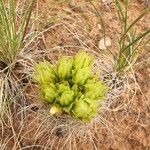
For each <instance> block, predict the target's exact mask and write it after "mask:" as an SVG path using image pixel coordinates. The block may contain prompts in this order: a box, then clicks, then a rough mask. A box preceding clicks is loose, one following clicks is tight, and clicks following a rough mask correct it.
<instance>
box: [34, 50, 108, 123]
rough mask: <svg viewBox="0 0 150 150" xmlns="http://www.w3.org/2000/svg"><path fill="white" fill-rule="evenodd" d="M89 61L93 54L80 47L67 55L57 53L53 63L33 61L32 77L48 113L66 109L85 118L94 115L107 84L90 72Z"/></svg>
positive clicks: (67, 111) (67, 112) (69, 113)
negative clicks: (69, 56)
mask: <svg viewBox="0 0 150 150" xmlns="http://www.w3.org/2000/svg"><path fill="white" fill-rule="evenodd" d="M93 65H94V58H93V57H92V56H91V55H89V54H87V53H86V52H84V51H82V50H81V51H79V52H78V53H77V54H76V55H75V56H73V57H71V58H68V57H65V56H63V57H61V58H60V59H59V60H58V62H57V63H56V65H51V64H50V63H49V62H47V61H44V62H40V63H38V64H36V66H35V72H34V75H33V79H34V80H35V81H36V82H37V83H38V86H39V90H40V95H41V99H42V100H44V101H45V102H46V103H47V104H49V105H50V114H51V115H57V116H58V115H62V114H63V113H66V114H68V115H70V116H71V117H73V118H76V119H79V120H82V121H85V122H88V121H91V120H92V119H93V118H94V117H95V116H96V115H97V113H98V111H99V110H100V108H101V102H102V101H103V100H104V98H105V95H106V93H107V89H108V88H107V86H106V85H105V84H104V83H103V82H102V81H100V80H99V78H98V76H97V74H96V73H93V70H92V67H93Z"/></svg>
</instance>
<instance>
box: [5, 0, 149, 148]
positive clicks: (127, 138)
mask: <svg viewBox="0 0 150 150" xmlns="http://www.w3.org/2000/svg"><path fill="white" fill-rule="evenodd" d="M70 1H71V0H70ZM72 2H73V1H72ZM144 2H145V1H140V0H137V1H136V0H134V1H132V2H131V4H130V7H129V14H128V15H129V19H130V21H132V20H133V19H135V18H136V17H137V16H138V15H140V14H141V13H142V11H143V10H144V9H145V8H146V7H147V5H146V3H144ZM93 4H94V6H96V10H97V11H99V13H101V15H102V18H103V21H104V26H105V30H104V29H103V28H102V26H101V20H100V18H99V17H98V14H97V12H96V10H95V9H94V8H93V6H92V5H91V4H90V3H89V2H88V1H84V0H77V1H76V0H75V4H74V3H70V2H69V0H68V1H65V0H62V1H61V0H58V1H57V0H39V1H38V4H37V6H38V14H39V18H38V19H39V21H40V24H39V27H38V29H39V30H41V31H44V32H43V34H42V36H41V37H40V43H39V45H38V48H39V49H40V50H44V51H46V50H50V53H49V55H46V56H45V57H46V59H48V60H50V61H51V62H53V61H55V60H56V59H57V58H58V56H59V55H61V52H63V53H68V52H69V53H70V54H73V53H75V52H76V51H77V50H79V49H86V50H91V51H92V53H95V54H99V55H100V54H101V53H103V52H104V50H100V49H99V46H98V44H99V41H100V39H101V38H103V37H104V35H105V36H106V37H109V38H110V39H111V42H112V44H111V46H110V47H109V50H106V53H107V54H109V52H112V53H113V54H116V53H117V49H118V39H119V36H120V33H121V28H120V22H119V20H118V16H117V12H116V10H115V6H114V4H113V2H112V1H111V0H108V1H107V2H106V3H104V4H102V3H100V2H98V1H94V2H93ZM149 27H150V15H147V16H145V17H144V18H142V19H141V21H139V23H138V25H137V29H138V30H137V32H142V31H145V30H146V29H148V28H149ZM54 50H56V51H57V52H60V54H58V53H53V51H54ZM149 50H150V49H149V47H146V49H145V51H144V52H143V53H142V54H141V56H140V57H139V59H138V61H137V66H136V67H135V73H134V77H135V79H136V82H137V84H136V85H135V83H134V82H133V76H132V75H131V77H130V74H129V75H128V76H129V80H131V81H130V92H129V91H128V93H127V94H126V95H123V96H120V97H119V98H118V99H117V100H115V101H114V103H113V104H112V105H110V110H111V111H110V110H106V111H104V112H102V113H101V116H102V118H104V119H105V120H106V121H104V122H105V123H104V124H103V123H101V124H99V125H97V126H98V127H97V128H98V129H97V130H96V131H97V133H96V134H95V137H96V139H95V138H93V139H94V142H88V140H87V141H86V140H85V142H83V143H82V142H81V143H80V142H78V140H77V142H76V143H77V145H76V147H74V146H72V147H71V146H65V147H64V150H67V149H69V150H74V149H77V150H78V149H79V150H80V149H81V150H94V149H97V150H150V57H149V55H150V51H149ZM109 55H110V54H109ZM106 61H107V60H106ZM132 86H133V87H132ZM135 86H136V87H135ZM135 89H136V90H135ZM31 91H32V92H31ZM135 91H136V94H135V95H134V93H135ZM26 93H27V94H26V95H27V97H28V102H27V106H28V104H30V105H29V106H30V107H29V108H28V109H27V113H28V114H27V117H26V118H25V119H24V121H25V122H24V125H22V124H21V122H20V121H19V119H17V117H16V116H12V117H13V120H14V130H15V132H16V138H17V139H20V140H18V143H19V144H18V145H19V146H17V144H16V143H15V144H14V140H11V139H10V142H8V143H9V144H8V145H11V146H7V147H6V150H11V149H13V150H15V149H16V150H17V149H22V150H24V149H25V150H31V149H32V150H42V149H45V150H46V149H54V150H55V149H61V146H62V145H61V144H62V143H64V142H65V140H66V139H64V138H63V140H62V141H61V139H62V136H63V135H61V131H60V132H59V131H58V133H56V134H57V135H56V137H55V139H54V140H55V142H54V145H57V146H58V147H57V146H53V144H52V143H53V140H52V139H49V137H50V134H51V133H50V132H51V130H50V129H47V133H46V132H45V131H44V132H43V133H42V131H41V132H39V131H38V130H42V129H43V127H42V126H44V125H43V124H44V123H43V124H42V123H41V122H39V120H38V119H37V118H36V117H37V116H38V115H39V113H40V111H39V113H38V110H39V109H43V108H44V109H45V106H43V104H41V102H39V101H38V100H37V91H36V86H30V88H29V90H28V89H27V91H26ZM31 93H32V94H31ZM133 95H134V96H133ZM35 103H38V104H35ZM121 104H124V107H122V108H119V109H117V111H115V109H116V108H118V106H120V105H121ZM19 115H20V114H19ZM41 117H42V116H41ZM16 122H17V123H16ZM18 122H19V123H18ZM9 123H10V122H9ZM48 126H49V125H48ZM48 126H47V127H48ZM95 128H96V127H95ZM10 130H11V131H12V129H10ZM7 131H8V133H7V132H5V134H6V137H11V136H12V133H11V132H10V131H9V130H7ZM38 133H40V134H41V135H42V136H41V135H37V134H38ZM57 141H58V142H60V145H58V143H57ZM48 143H49V144H48ZM91 143H94V144H91ZM67 144H68V145H69V144H70V143H67ZM12 145H13V146H12ZM36 145H37V146H36ZM38 145H40V146H38ZM42 145H43V146H45V147H42ZM51 146H52V147H51ZM68 147H69V148H68Z"/></svg>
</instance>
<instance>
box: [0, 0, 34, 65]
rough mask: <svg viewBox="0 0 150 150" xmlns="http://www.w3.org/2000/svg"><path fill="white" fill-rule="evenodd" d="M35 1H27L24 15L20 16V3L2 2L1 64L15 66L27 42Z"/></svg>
mask: <svg viewBox="0 0 150 150" xmlns="http://www.w3.org/2000/svg"><path fill="white" fill-rule="evenodd" d="M34 1H35V0H31V1H29V0H26V2H25V5H23V11H22V12H21V13H22V14H23V15H21V16H19V15H18V14H17V13H18V12H17V11H18V5H17V2H18V1H15V0H7V1H4V0H0V64H4V65H5V66H9V65H10V66H13V65H12V64H15V63H16V61H17V57H18V55H19V52H20V51H21V49H22V48H23V47H24V46H25V44H26V42H25V41H27V39H26V38H25V37H26V33H27V30H28V25H29V21H30V17H31V10H32V7H33V4H34ZM18 3H19V2H18Z"/></svg>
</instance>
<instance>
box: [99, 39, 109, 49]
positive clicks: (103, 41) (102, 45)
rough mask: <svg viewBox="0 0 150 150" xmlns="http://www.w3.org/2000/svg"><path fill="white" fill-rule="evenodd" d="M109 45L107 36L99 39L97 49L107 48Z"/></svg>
mask: <svg viewBox="0 0 150 150" xmlns="http://www.w3.org/2000/svg"><path fill="white" fill-rule="evenodd" d="M109 46H111V39H110V38H109V37H105V38H102V39H101V40H100V41H99V44H98V47H99V49H107V47H109Z"/></svg>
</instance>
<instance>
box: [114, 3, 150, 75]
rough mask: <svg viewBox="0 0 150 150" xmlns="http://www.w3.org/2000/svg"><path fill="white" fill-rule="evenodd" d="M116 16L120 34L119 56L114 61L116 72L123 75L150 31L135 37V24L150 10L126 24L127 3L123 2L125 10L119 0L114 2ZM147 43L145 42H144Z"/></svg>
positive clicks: (132, 63) (132, 62)
mask: <svg viewBox="0 0 150 150" xmlns="http://www.w3.org/2000/svg"><path fill="white" fill-rule="evenodd" d="M115 4H116V8H117V11H118V15H119V18H120V21H121V27H122V34H121V37H120V41H119V54H118V56H117V58H115V59H116V71H117V72H118V73H124V72H126V71H127V70H129V69H130V68H131V67H132V66H133V65H134V64H135V62H136V59H137V57H138V54H139V52H140V48H139V47H140V45H141V43H142V41H143V39H144V38H145V37H146V36H147V35H148V34H149V33H150V29H148V30H146V31H145V32H144V33H141V34H140V35H136V32H135V28H134V27H135V25H136V23H137V22H138V21H139V20H140V19H141V18H142V17H143V16H145V15H146V14H147V13H149V11H150V9H149V8H148V9H146V10H145V11H144V12H143V13H142V14H141V15H140V16H138V17H137V18H136V19H135V20H134V21H133V22H132V23H131V24H128V22H129V21H128V4H129V1H128V0H125V1H124V4H125V9H124V8H123V6H122V4H121V2H120V1H119V0H115ZM145 43H147V42H145Z"/></svg>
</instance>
